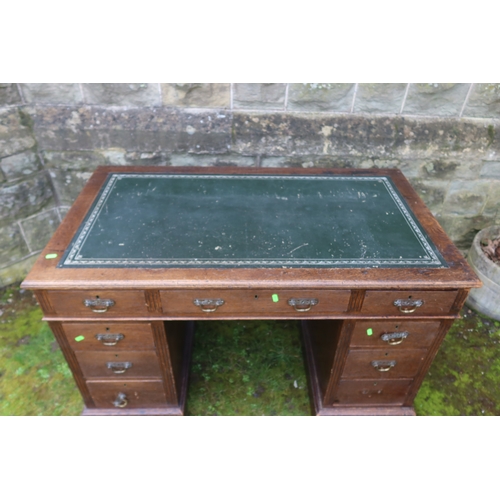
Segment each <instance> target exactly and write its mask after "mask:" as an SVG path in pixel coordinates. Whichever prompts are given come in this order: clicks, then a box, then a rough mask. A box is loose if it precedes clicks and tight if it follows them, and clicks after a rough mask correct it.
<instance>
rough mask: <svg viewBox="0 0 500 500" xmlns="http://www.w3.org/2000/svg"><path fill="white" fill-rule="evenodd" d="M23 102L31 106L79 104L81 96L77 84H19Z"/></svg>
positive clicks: (81, 99)
mask: <svg viewBox="0 0 500 500" xmlns="http://www.w3.org/2000/svg"><path fill="white" fill-rule="evenodd" d="M20 85H21V90H22V92H23V95H24V100H25V101H26V102H27V103H32V104H66V105H68V104H79V103H81V102H83V95H82V91H81V89H80V85H79V84H78V83H21V84H20Z"/></svg>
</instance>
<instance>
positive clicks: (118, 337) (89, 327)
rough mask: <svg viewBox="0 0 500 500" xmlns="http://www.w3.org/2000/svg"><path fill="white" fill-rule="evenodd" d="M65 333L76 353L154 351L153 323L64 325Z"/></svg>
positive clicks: (83, 323) (84, 323) (82, 323)
mask: <svg viewBox="0 0 500 500" xmlns="http://www.w3.org/2000/svg"><path fill="white" fill-rule="evenodd" d="M63 329H64V333H65V335H66V338H67V339H68V342H69V344H70V346H71V347H72V348H73V350H75V351H106V352H109V351H111V350H113V351H117V350H123V351H126V350H130V351H141V350H143V351H145V350H148V349H154V348H155V344H154V340H153V333H152V332H151V323H140V322H137V323H111V322H103V323H97V322H96V323H94V322H81V323H63Z"/></svg>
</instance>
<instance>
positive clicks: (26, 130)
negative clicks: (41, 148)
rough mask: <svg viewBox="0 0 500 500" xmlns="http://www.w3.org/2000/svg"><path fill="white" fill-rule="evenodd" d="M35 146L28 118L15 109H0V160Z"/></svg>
mask: <svg viewBox="0 0 500 500" xmlns="http://www.w3.org/2000/svg"><path fill="white" fill-rule="evenodd" d="M33 146H35V139H34V137H33V134H32V130H31V122H30V119H29V116H27V115H26V114H25V113H24V112H22V111H20V110H19V109H18V108H17V107H14V108H4V109H0V158H3V157H5V156H12V155H15V154H16V153H20V152H21V151H25V150H26V149H30V148H32V147H33Z"/></svg>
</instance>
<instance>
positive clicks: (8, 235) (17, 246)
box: [0, 224, 30, 268]
mask: <svg viewBox="0 0 500 500" xmlns="http://www.w3.org/2000/svg"><path fill="white" fill-rule="evenodd" d="M29 253H30V250H29V248H28V245H27V244H26V241H25V240H24V238H23V234H22V232H21V228H20V227H19V224H9V225H8V226H4V227H0V268H2V267H6V266H8V265H10V264H12V263H14V262H16V261H18V260H21V259H22V258H24V257H26V256H27V255H28V254H29Z"/></svg>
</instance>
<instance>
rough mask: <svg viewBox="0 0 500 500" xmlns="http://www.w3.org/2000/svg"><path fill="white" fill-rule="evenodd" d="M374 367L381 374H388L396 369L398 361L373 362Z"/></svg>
mask: <svg viewBox="0 0 500 500" xmlns="http://www.w3.org/2000/svg"><path fill="white" fill-rule="evenodd" d="M372 366H373V368H375V370H378V371H379V372H388V371H389V370H390V369H391V368H394V367H395V366H396V361H394V360H392V361H386V360H382V361H372Z"/></svg>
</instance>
